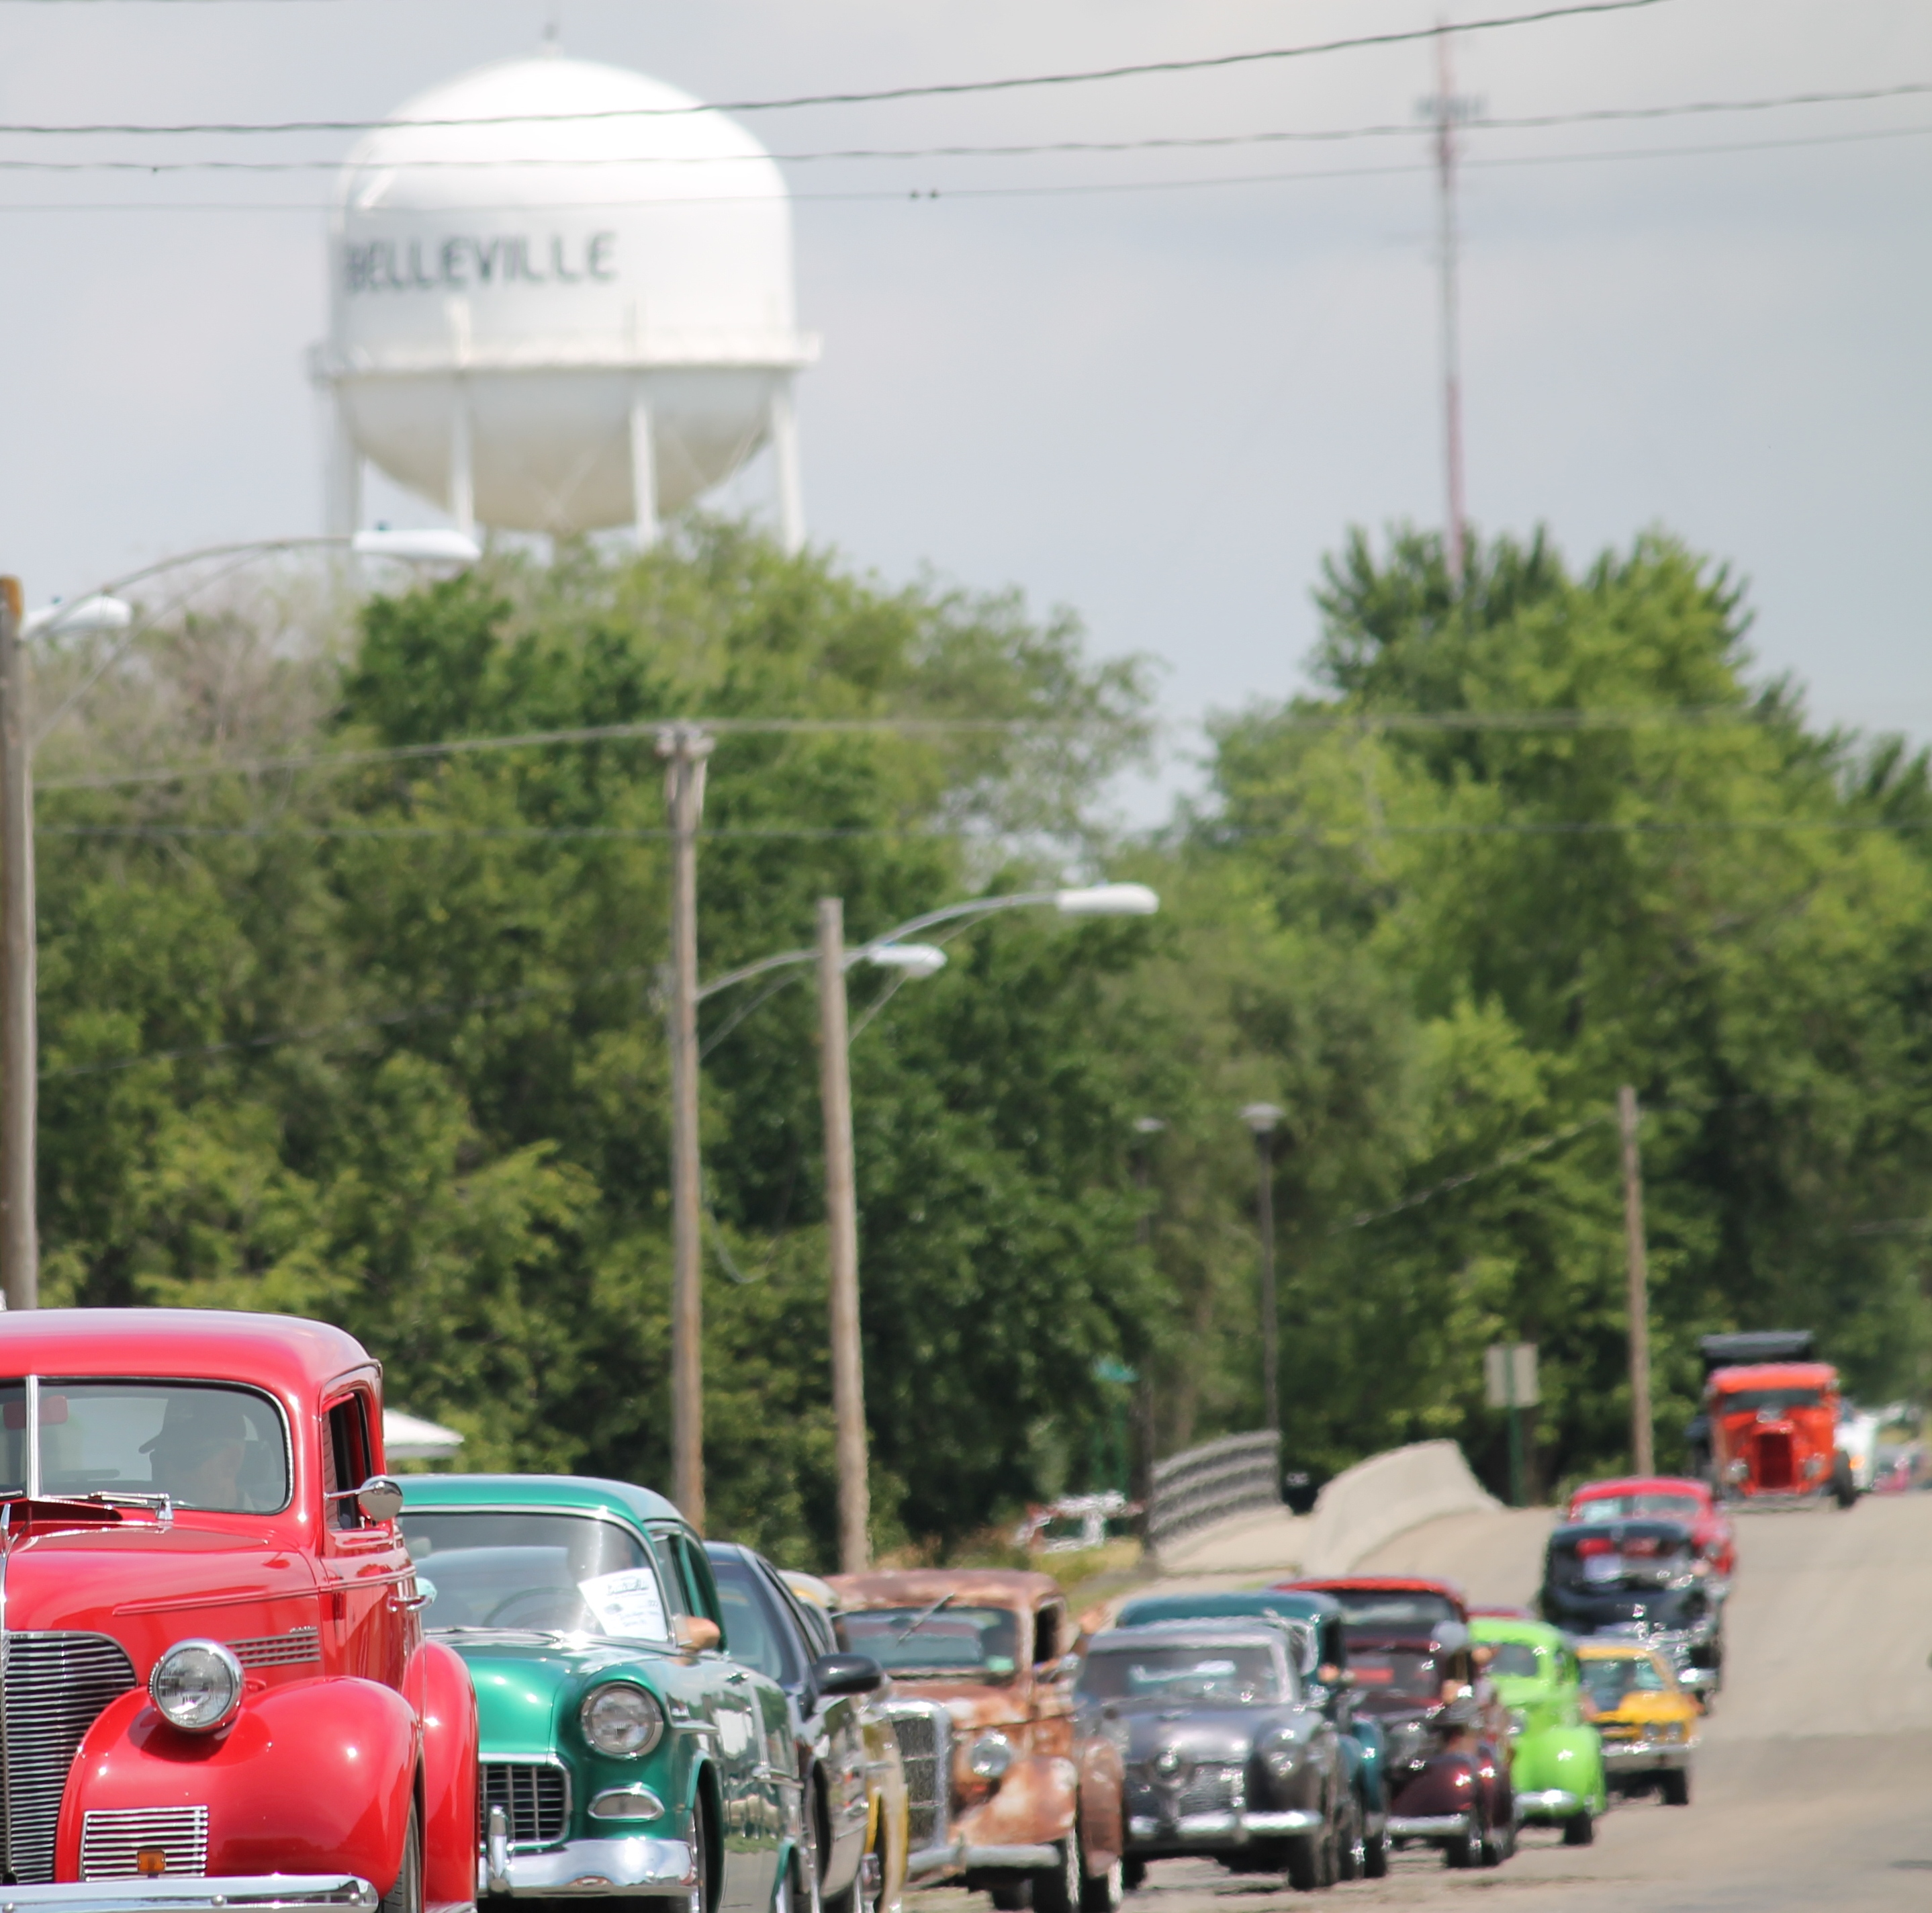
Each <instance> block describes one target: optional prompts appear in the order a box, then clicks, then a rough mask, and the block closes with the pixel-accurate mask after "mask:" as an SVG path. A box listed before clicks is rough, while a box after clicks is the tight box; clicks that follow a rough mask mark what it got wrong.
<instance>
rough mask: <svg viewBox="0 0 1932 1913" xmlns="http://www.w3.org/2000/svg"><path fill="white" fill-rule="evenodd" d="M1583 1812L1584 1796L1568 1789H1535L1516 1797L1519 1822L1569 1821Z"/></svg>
mask: <svg viewBox="0 0 1932 1913" xmlns="http://www.w3.org/2000/svg"><path fill="white" fill-rule="evenodd" d="M1580 1812H1583V1795H1582V1794H1573V1793H1572V1792H1571V1791H1570V1789H1569V1788H1568V1787H1541V1788H1532V1790H1531V1791H1529V1792H1528V1793H1526V1794H1517V1797H1516V1817H1517V1818H1518V1819H1519V1820H1568V1818H1570V1817H1571V1815H1572V1814H1576V1813H1580Z"/></svg>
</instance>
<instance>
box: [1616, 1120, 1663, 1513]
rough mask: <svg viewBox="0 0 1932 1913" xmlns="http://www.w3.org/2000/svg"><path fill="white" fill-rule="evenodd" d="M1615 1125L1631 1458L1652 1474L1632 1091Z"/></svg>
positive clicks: (1646, 1297)
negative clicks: (1619, 1150) (1626, 1282)
mask: <svg viewBox="0 0 1932 1913" xmlns="http://www.w3.org/2000/svg"><path fill="white" fill-rule="evenodd" d="M1617 1128H1618V1131H1619V1133H1620V1134H1622V1137H1623V1146H1624V1149H1623V1156H1624V1254H1625V1259H1626V1260H1627V1262H1628V1268H1629V1277H1630V1293H1629V1299H1628V1309H1629V1312H1630V1390H1631V1465H1632V1466H1633V1467H1634V1468H1635V1469H1636V1470H1637V1473H1639V1474H1640V1475H1647V1474H1650V1473H1653V1472H1654V1471H1655V1467H1656V1458H1655V1454H1654V1452H1653V1451H1652V1443H1651V1430H1650V1277H1649V1271H1648V1269H1646V1266H1645V1263H1644V1253H1643V1165H1642V1163H1641V1162H1640V1160H1639V1158H1638V1155H1637V1092H1636V1090H1635V1089H1633V1088H1632V1087H1631V1085H1630V1084H1628V1083H1625V1084H1624V1085H1623V1086H1622V1088H1621V1089H1619V1090H1618V1092H1617Z"/></svg>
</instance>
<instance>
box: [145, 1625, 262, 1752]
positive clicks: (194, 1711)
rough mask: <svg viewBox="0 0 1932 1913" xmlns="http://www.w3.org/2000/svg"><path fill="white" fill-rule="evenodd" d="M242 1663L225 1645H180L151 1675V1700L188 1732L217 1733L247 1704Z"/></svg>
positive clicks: (149, 1686)
mask: <svg viewBox="0 0 1932 1913" xmlns="http://www.w3.org/2000/svg"><path fill="white" fill-rule="evenodd" d="M148 1699H149V1700H151V1701H153V1702H154V1705H155V1707H156V1708H157V1710H158V1711H159V1712H160V1716H161V1718H162V1719H163V1720H165V1721H166V1722H168V1723H169V1725H171V1726H174V1727H178V1728H181V1730H182V1731H184V1733H189V1734H212V1733H213V1732H214V1731H215V1730H216V1728H220V1727H226V1725H228V1723H229V1722H230V1721H231V1720H233V1719H234V1718H235V1716H236V1713H237V1712H238V1711H239V1710H240V1707H241V1705H242V1663H241V1662H239V1661H238V1660H237V1659H236V1658H235V1656H233V1654H232V1653H229V1651H228V1650H227V1649H226V1647H223V1645H222V1644H221V1643H220V1641H176V1642H175V1644H174V1645H173V1646H172V1647H170V1648H169V1650H167V1652H166V1653H164V1654H163V1656H161V1657H160V1659H159V1660H157V1662H155V1663H154V1672H153V1673H151V1674H149V1675H148Z"/></svg>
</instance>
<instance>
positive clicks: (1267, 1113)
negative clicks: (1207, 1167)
mask: <svg viewBox="0 0 1932 1913" xmlns="http://www.w3.org/2000/svg"><path fill="white" fill-rule="evenodd" d="M1241 1120H1242V1121H1243V1122H1244V1123H1246V1124H1247V1125H1248V1127H1249V1128H1250V1129H1251V1130H1252V1131H1253V1132H1254V1137H1255V1170H1256V1185H1257V1186H1256V1193H1255V1206H1256V1210H1257V1211H1258V1212H1259V1219H1260V1222H1261V1231H1262V1297H1261V1302H1262V1309H1261V1313H1262V1407H1263V1409H1264V1410H1265V1413H1266V1415H1267V1418H1268V1419H1267V1422H1266V1424H1265V1425H1266V1426H1267V1427H1268V1428H1269V1429H1270V1430H1271V1431H1274V1430H1277V1429H1279V1428H1280V1426H1281V1386H1280V1377H1279V1374H1278V1372H1277V1371H1278V1370H1279V1367H1280V1350H1279V1347H1278V1346H1277V1344H1278V1343H1279V1341H1280V1322H1279V1321H1278V1320H1277V1311H1276V1308H1275V1296H1274V1131H1275V1125H1277V1123H1278V1122H1280V1121H1281V1112H1280V1110H1278V1109H1277V1108H1276V1107H1275V1106H1274V1104H1272V1103H1250V1104H1249V1105H1248V1106H1247V1108H1246V1109H1244V1110H1242V1112H1241Z"/></svg>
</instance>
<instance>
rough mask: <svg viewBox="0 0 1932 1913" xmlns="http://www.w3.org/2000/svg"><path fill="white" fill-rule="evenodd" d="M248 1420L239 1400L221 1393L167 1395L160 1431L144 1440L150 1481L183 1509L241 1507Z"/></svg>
mask: <svg viewBox="0 0 1932 1913" xmlns="http://www.w3.org/2000/svg"><path fill="white" fill-rule="evenodd" d="M247 1448H248V1419H247V1417H246V1416H245V1415H244V1414H243V1413H242V1408H241V1405H240V1404H239V1403H237V1402H235V1401H228V1400H226V1399H224V1398H222V1397H220V1396H219V1395H209V1396H204V1397H197V1396H194V1395H175V1396H172V1397H171V1398H169V1402H168V1405H167V1410H166V1414H165V1415H164V1416H163V1418H162V1421H161V1431H160V1434H157V1435H156V1436H155V1437H154V1439H153V1440H151V1441H149V1442H145V1443H143V1444H142V1451H141V1452H142V1453H143V1454H145V1455H148V1456H149V1457H150V1458H151V1461H150V1466H151V1470H152V1472H153V1476H154V1485H155V1486H156V1487H157V1488H160V1489H161V1490H162V1491H163V1492H164V1493H165V1494H167V1495H168V1497H169V1498H170V1499H171V1500H174V1501H175V1502H177V1503H179V1504H180V1505H181V1506H182V1507H184V1508H212V1509H229V1510H230V1511H234V1512H239V1511H240V1510H241V1509H242V1508H243V1507H244V1506H245V1501H244V1498H243V1496H242V1460H243V1457H244V1455H245V1451H246V1449H247Z"/></svg>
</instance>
